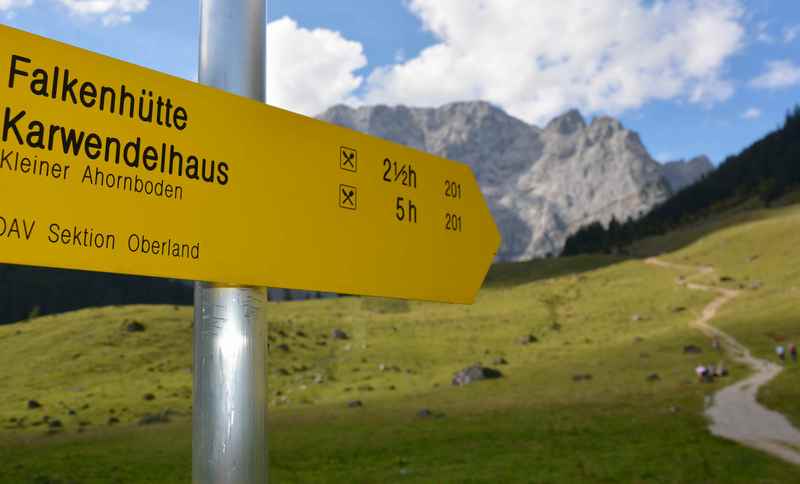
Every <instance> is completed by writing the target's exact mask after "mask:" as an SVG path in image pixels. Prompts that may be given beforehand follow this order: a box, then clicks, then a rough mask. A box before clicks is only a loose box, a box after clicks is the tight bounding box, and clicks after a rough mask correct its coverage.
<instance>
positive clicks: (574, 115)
mask: <svg viewBox="0 0 800 484" xmlns="http://www.w3.org/2000/svg"><path fill="white" fill-rule="evenodd" d="M585 128H586V121H585V120H584V119H583V115H582V114H581V113H580V111H578V110H577V109H570V110H569V111H567V112H566V113H564V114H562V115H561V116H558V117H555V118H553V120H552V121H550V122H549V123H547V126H546V127H545V131H550V132H557V133H559V134H562V135H566V136H568V135H571V134H573V133H575V132H577V131H581V130H583V129H585Z"/></svg>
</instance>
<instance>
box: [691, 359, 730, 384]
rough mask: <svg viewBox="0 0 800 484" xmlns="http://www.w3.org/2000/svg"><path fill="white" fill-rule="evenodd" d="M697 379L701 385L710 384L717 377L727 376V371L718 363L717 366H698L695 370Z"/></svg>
mask: <svg viewBox="0 0 800 484" xmlns="http://www.w3.org/2000/svg"><path fill="white" fill-rule="evenodd" d="M695 372H696V373H697V378H698V380H700V382H701V383H711V382H712V381H714V378H716V377H718V376H727V375H728V369H727V368H725V365H723V364H722V362H721V361H720V362H719V364H718V365H716V366H715V365H699V366H698V367H697V368H695Z"/></svg>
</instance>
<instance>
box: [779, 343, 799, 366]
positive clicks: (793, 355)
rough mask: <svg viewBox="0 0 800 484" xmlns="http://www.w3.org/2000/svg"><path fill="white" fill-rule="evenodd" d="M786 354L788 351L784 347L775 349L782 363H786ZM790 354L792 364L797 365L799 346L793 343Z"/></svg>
mask: <svg viewBox="0 0 800 484" xmlns="http://www.w3.org/2000/svg"><path fill="white" fill-rule="evenodd" d="M786 352H787V349H786V348H784V347H783V345H778V346H776V347H775V353H777V354H778V358H780V359H781V361H786ZM788 352H789V357H790V358H791V359H792V362H793V363H797V345H795V344H794V343H791V344H790V345H789V349H788Z"/></svg>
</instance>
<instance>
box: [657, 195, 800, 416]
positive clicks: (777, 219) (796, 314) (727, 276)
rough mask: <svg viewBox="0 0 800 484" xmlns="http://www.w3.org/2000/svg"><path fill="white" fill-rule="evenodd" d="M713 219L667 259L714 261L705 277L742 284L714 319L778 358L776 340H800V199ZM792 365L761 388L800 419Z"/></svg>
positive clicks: (797, 374) (799, 388)
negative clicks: (712, 229)
mask: <svg viewBox="0 0 800 484" xmlns="http://www.w3.org/2000/svg"><path fill="white" fill-rule="evenodd" d="M737 222H738V223H737ZM708 224H715V225H717V226H719V228H718V230H716V231H715V232H714V233H713V235H710V236H707V237H703V238H701V239H699V240H697V241H695V242H693V243H691V244H690V245H687V246H686V247H684V248H682V249H680V250H678V251H675V252H673V253H671V254H669V255H668V256H666V257H665V259H668V260H671V261H674V262H680V263H684V264H692V265H709V266H713V267H714V268H715V269H716V271H715V276H714V277H713V278H711V279H707V281H706V282H708V283H710V284H711V285H719V286H722V287H728V288H735V289H741V290H742V295H741V297H740V298H738V299H737V300H736V302H735V303H734V304H731V305H729V306H726V307H724V308H723V309H722V311H721V312H720V314H719V316H718V319H717V320H716V321H715V324H716V325H717V326H718V327H719V328H721V329H723V330H724V331H728V332H729V333H730V334H732V335H733V336H734V337H736V338H737V339H738V340H739V341H741V342H742V343H743V344H745V345H746V346H748V347H749V348H750V349H751V350H752V351H753V353H754V354H755V355H756V356H759V357H761V358H769V359H771V360H773V361H779V360H778V358H777V357H776V354H775V346H777V345H779V344H781V345H784V346H786V345H788V344H789V343H792V342H794V343H795V344H800V205H793V206H789V207H785V208H781V209H776V210H754V211H749V212H743V213H739V214H734V215H732V216H729V217H726V218H725V219H722V220H717V221H713V222H708ZM707 229H708V227H704V226H702V225H700V226H697V227H695V228H694V229H693V230H694V231H695V232H700V231H703V230H707ZM688 232H689V231H687V233H688ZM787 368H788V371H785V372H783V373H782V374H781V375H780V376H779V377H778V378H777V379H776V381H775V382H774V383H772V384H770V385H768V386H767V387H766V388H765V389H763V390H762V394H761V399H762V400H763V401H764V402H765V403H767V404H768V405H769V406H770V407H773V408H778V409H780V410H782V411H785V412H787V413H788V414H789V415H790V417H791V418H792V419H793V420H794V422H795V423H796V424H800V404H798V403H797V402H798V401H800V371H798V365H792V364H788V365H787Z"/></svg>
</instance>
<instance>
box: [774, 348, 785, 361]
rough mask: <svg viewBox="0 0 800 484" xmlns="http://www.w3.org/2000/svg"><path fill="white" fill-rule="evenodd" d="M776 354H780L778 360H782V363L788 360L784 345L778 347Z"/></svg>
mask: <svg viewBox="0 0 800 484" xmlns="http://www.w3.org/2000/svg"><path fill="white" fill-rule="evenodd" d="M775 353H777V354H778V358H780V359H781V361H784V360H785V359H786V350H785V349H784V348H783V346H782V345H778V347H777V348H775Z"/></svg>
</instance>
